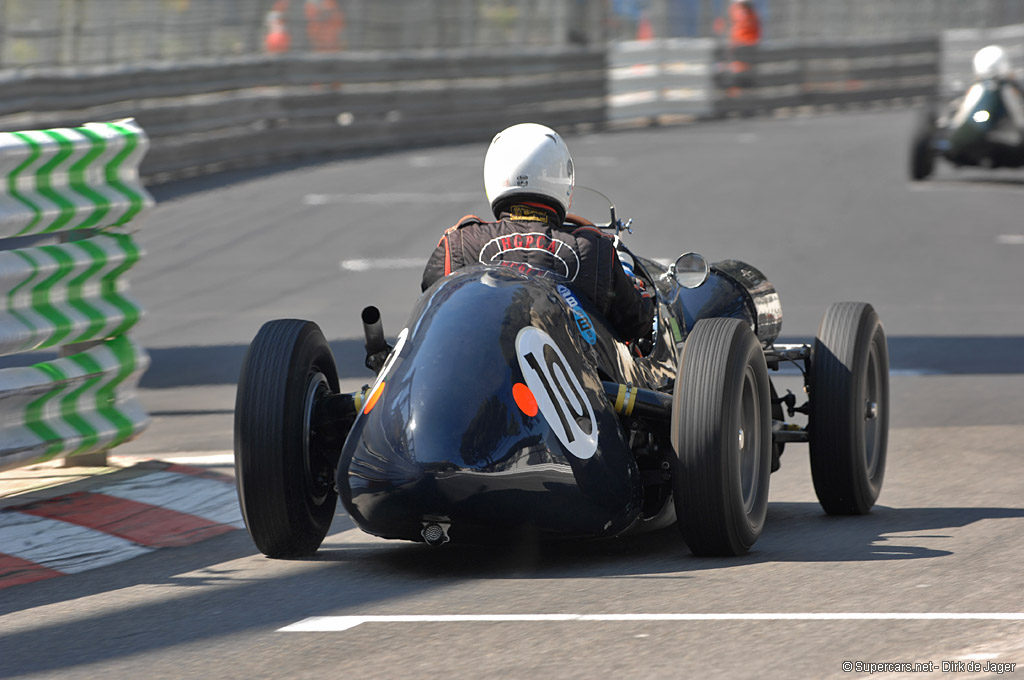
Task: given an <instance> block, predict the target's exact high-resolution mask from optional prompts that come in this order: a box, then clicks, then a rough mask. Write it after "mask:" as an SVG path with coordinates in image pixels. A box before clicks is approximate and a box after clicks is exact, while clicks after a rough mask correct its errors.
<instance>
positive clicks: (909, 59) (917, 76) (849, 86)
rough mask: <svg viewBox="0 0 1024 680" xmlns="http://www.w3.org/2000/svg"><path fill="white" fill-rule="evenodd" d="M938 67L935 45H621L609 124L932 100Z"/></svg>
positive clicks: (613, 69) (929, 41) (613, 70)
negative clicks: (925, 98)
mask: <svg viewBox="0 0 1024 680" xmlns="http://www.w3.org/2000/svg"><path fill="white" fill-rule="evenodd" d="M940 59H941V57H940V43H939V40H938V38H935V37H932V38H914V39H907V40H895V41H893V40H890V41H878V40H872V41H863V40H862V41H846V42H838V41H831V42H827V43H825V42H814V43H811V42H803V41H801V42H797V43H794V42H766V43H764V44H762V45H759V46H756V47H743V48H737V49H728V48H726V47H724V46H722V45H721V44H716V43H713V42H712V41H710V40H704V39H697V40H682V39H678V40H652V41H648V42H641V43H622V44H620V45H614V46H613V47H612V49H611V56H610V57H609V61H610V64H611V66H610V68H609V92H610V111H609V118H610V119H611V120H612V121H622V120H630V119H648V120H660V119H662V118H664V117H671V116H673V115H678V114H687V115H690V116H692V117H695V118H708V117H722V116H728V115H734V114H738V115H752V114H756V113H759V112H768V111H772V110H777V109H783V108H799V107H822V106H830V105H844V104H851V103H861V102H873V101H885V100H894V99H904V98H917V97H930V96H933V95H934V94H935V93H936V92H937V90H938V74H939V63H940Z"/></svg>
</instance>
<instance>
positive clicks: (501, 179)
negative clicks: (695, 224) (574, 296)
mask: <svg viewBox="0 0 1024 680" xmlns="http://www.w3.org/2000/svg"><path fill="white" fill-rule="evenodd" d="M574 183H575V179H574V172H573V165H572V157H571V156H570V155H569V148H568V147H567V146H566V145H565V142H564V141H563V140H562V138H561V136H559V134H558V133H557V132H555V131H554V130H552V129H551V128H549V127H545V126H543V125H537V124H535V123H521V124H519V125H513V126H512V127H510V128H507V129H505V130H502V131H501V132H499V133H498V134H497V135H495V137H494V139H493V140H491V146H490V147H489V148H488V149H487V156H486V157H485V158H484V190H485V191H486V193H487V199H488V201H490V204H491V210H492V211H493V212H494V216H495V217H496V218H497V221H494V222H487V221H484V220H482V219H481V218H479V217H477V216H475V215H467V216H466V217H463V218H462V219H461V220H459V222H458V224H456V225H455V226H453V227H451V228H449V229H448V230H447V231H446V232H445V233H444V235H443V236H442V237H441V240H440V241H439V242H438V244H437V248H436V249H435V250H434V253H433V254H432V255H431V256H430V259H429V260H428V261H427V266H426V269H424V271H423V284H422V287H423V290H426V289H427V288H429V287H430V286H431V285H432V284H433V283H434V282H435V281H437V280H438V279H440V278H441V277H443V276H447V275H448V274H451V273H452V272H453V271H455V270H456V269H459V268H461V267H465V266H468V265H472V264H477V263H483V264H498V265H502V266H508V267H513V268H515V269H516V270H518V271H521V272H524V273H528V274H532V275H537V276H552V273H554V274H557V275H560V277H564V279H567V280H569V281H572V282H573V283H574V288H575V289H576V291H577V292H579V293H581V294H584V295H587V296H589V298H590V300H591V301H592V302H593V303H594V304H595V305H596V306H597V308H598V310H599V311H600V313H601V314H602V315H603V316H604V318H605V319H607V320H608V322H609V323H610V324H611V326H612V329H613V330H614V332H615V335H616V337H617V338H618V339H619V340H621V341H623V342H629V341H632V340H635V339H637V338H642V337H646V336H647V335H649V334H650V332H651V324H652V321H653V316H654V301H653V299H652V293H651V291H648V290H647V288H646V286H645V285H644V283H643V281H641V280H640V279H639V278H636V277H631V276H629V275H628V274H627V273H626V272H625V271H624V270H623V268H622V263H621V262H620V261H619V256H618V253H616V251H615V246H614V244H613V242H612V240H611V239H610V238H608V237H607V236H605V235H604V234H602V233H601V232H600V231H599V230H598V229H597V228H595V227H592V226H577V225H574V224H566V223H565V216H566V212H567V211H568V209H569V205H570V203H571V202H572V190H573V186H574Z"/></svg>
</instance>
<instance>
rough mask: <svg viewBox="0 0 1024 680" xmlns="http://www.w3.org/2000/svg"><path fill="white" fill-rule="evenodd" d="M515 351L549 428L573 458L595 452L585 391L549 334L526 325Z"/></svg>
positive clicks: (594, 429)
mask: <svg viewBox="0 0 1024 680" xmlns="http://www.w3.org/2000/svg"><path fill="white" fill-rule="evenodd" d="M516 354H517V355H518V357H519V368H520V370H522V372H523V379H524V380H525V381H526V386H527V387H529V388H530V391H531V392H533V396H534V398H535V399H536V400H537V407H538V408H539V409H540V412H541V413H542V414H543V415H544V419H545V420H546V421H547V422H548V426H549V427H550V428H551V431H552V432H554V433H555V436H557V437H558V441H560V442H562V445H563V446H565V448H566V450H567V451H568V452H569V453H571V454H572V455H573V456H575V457H576V458H583V459H586V458H590V457H591V456H593V455H594V453H596V452H597V419H596V418H595V417H594V407H593V406H592V405H591V404H590V400H589V399H587V393H586V392H584V391H583V386H582V385H581V384H580V381H579V379H578V378H577V377H576V375H575V373H573V371H572V369H571V368H570V366H569V362H568V361H566V360H565V355H564V354H562V350H560V349H558V345H556V344H555V341H554V340H552V339H551V336H550V335H548V334H547V333H545V332H544V331H542V330H541V329H539V328H535V327H533V326H527V327H525V328H523V329H521V330H520V331H519V334H518V335H517V336H516Z"/></svg>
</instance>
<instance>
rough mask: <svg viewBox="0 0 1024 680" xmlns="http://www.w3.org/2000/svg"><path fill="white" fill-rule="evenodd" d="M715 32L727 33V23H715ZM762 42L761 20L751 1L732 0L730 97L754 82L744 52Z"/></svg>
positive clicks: (730, 17)
mask: <svg viewBox="0 0 1024 680" xmlns="http://www.w3.org/2000/svg"><path fill="white" fill-rule="evenodd" d="M715 32H717V33H724V32H725V21H724V20H723V19H721V18H719V19H718V20H717V21H715ZM759 42H761V19H760V17H759V16H758V15H757V10H756V9H754V5H753V4H752V3H751V2H750V0H732V2H731V3H730V4H729V69H728V70H729V73H730V75H731V78H730V87H729V88H728V89H727V92H728V94H729V95H730V96H736V95H738V94H739V93H740V88H741V87H749V86H750V85H751V84H752V81H753V78H752V76H753V73H752V70H751V66H750V64H749V63H748V62H747V61H745V60H744V59H743V56H744V54H743V53H744V52H747V51H749V49H750V48H751V47H754V46H755V45H757V44H758V43H759Z"/></svg>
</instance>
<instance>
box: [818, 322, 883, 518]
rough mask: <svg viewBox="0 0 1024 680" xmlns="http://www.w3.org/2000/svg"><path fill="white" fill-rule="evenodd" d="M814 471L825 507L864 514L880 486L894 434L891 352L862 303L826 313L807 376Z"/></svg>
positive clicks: (835, 512) (834, 512)
mask: <svg viewBox="0 0 1024 680" xmlns="http://www.w3.org/2000/svg"><path fill="white" fill-rule="evenodd" d="M808 382H809V388H810V397H811V400H810V401H811V413H810V417H809V420H808V430H809V435H810V437H809V443H810V456H811V476H812V478H813V479H814V491H815V493H816V494H817V496H818V501H819V502H820V503H821V507H822V508H824V509H825V512H827V513H829V514H832V515H863V514H866V513H867V512H868V511H870V510H871V507H872V506H873V505H874V504H875V501H876V500H877V499H878V494H879V492H880V491H881V489H882V478H883V477H884V476H885V458H886V447H887V443H888V434H889V350H888V346H887V344H886V340H885V331H884V330H883V328H882V323H881V321H880V320H879V318H878V314H877V313H876V312H875V310H874V309H873V308H872V307H871V305H869V304H867V303H864V302H839V303H835V304H832V305H830V306H829V308H828V309H827V310H826V312H825V316H824V318H823V319H822V320H821V325H820V326H819V327H818V335H817V337H816V338H815V340H814V346H813V348H812V349H811V369H810V375H809V376H808Z"/></svg>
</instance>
